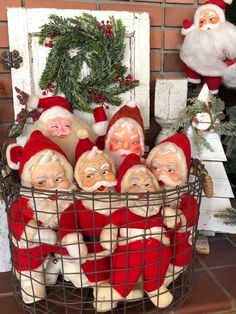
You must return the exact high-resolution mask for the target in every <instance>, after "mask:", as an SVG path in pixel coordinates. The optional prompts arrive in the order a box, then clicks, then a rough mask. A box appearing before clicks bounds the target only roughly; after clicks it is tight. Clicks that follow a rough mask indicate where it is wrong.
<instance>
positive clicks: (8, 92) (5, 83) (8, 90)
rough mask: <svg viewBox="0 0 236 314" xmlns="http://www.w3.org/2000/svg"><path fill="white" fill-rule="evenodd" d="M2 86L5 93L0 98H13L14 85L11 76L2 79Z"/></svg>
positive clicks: (0, 83)
mask: <svg viewBox="0 0 236 314" xmlns="http://www.w3.org/2000/svg"><path fill="white" fill-rule="evenodd" d="M0 86H1V88H2V89H3V93H2V94H1V95H0V98H12V83H11V77H10V76H4V77H2V76H1V77H0Z"/></svg>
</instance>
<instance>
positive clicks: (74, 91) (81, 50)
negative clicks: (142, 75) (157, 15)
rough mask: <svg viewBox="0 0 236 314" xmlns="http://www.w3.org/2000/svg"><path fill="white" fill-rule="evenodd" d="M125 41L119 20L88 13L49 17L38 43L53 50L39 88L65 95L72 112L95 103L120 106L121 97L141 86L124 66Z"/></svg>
mask: <svg viewBox="0 0 236 314" xmlns="http://www.w3.org/2000/svg"><path fill="white" fill-rule="evenodd" d="M124 41H125V27H124V25H123V23H122V21H121V20H120V19H117V20H116V19H115V18H114V17H110V18H109V21H105V22H104V21H101V22H99V21H98V20H97V18H96V17H94V16H92V15H91V14H88V13H83V15H82V16H78V17H75V18H62V17H59V16H57V15H50V17H49V22H48V23H47V24H45V25H43V26H42V27H41V32H40V35H39V43H40V44H41V45H45V46H47V47H49V48H51V50H50V53H49V55H48V58H47V62H46V66H45V69H44V71H43V73H42V75H41V78H40V81H39V86H40V88H41V89H43V90H44V94H45V93H46V92H47V91H48V90H50V91H51V92H53V94H54V95H56V94H58V93H59V92H63V93H64V95H65V97H66V99H67V100H68V101H69V102H70V104H71V106H72V109H79V110H82V111H91V104H92V103H94V102H95V103H102V104H103V103H109V104H112V105H115V106H119V105H120V104H121V98H120V97H119V95H120V94H121V93H123V92H125V91H127V90H129V89H131V88H134V87H136V86H138V85H139V81H138V80H135V79H133V77H132V75H131V74H128V75H127V74H126V72H127V68H126V67H125V66H123V65H122V61H123V58H124V50H125V43H124ZM84 69H86V75H84V74H83V70H84Z"/></svg>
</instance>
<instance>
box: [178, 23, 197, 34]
mask: <svg viewBox="0 0 236 314" xmlns="http://www.w3.org/2000/svg"><path fill="white" fill-rule="evenodd" d="M194 29H196V26H195V25H193V23H192V22H190V21H189V20H188V19H185V20H183V27H182V29H181V34H182V35H186V34H188V33H190V32H191V31H193V30H194Z"/></svg>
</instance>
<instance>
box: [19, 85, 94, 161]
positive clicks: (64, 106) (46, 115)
mask: <svg viewBox="0 0 236 314" xmlns="http://www.w3.org/2000/svg"><path fill="white" fill-rule="evenodd" d="M17 91H18V93H19V95H18V99H19V101H20V103H26V104H27V107H28V109H31V110H33V109H37V111H38V112H39V114H40V115H39V119H38V120H37V121H36V122H34V130H39V131H41V132H42V133H43V134H44V135H45V136H46V137H48V138H49V139H51V140H52V141H53V142H55V143H56V144H57V145H58V146H59V147H60V148H61V149H62V150H63V151H64V153H65V154H66V156H67V158H68V160H69V161H70V163H71V165H72V166H74V164H75V147H76V144H77V142H78V137H77V135H76V132H77V131H78V130H79V129H86V130H87V131H88V133H89V137H90V139H91V140H95V139H96V137H97V136H96V135H95V134H94V132H93V130H92V128H91V126H90V125H89V124H88V123H87V122H85V121H84V120H82V119H81V118H80V117H78V116H76V115H75V114H73V113H72V109H71V106H70V104H69V102H68V101H67V100H66V99H65V98H64V97H61V96H49V97H44V98H38V97H37V96H35V95H28V94H27V93H25V92H22V91H21V90H19V89H17Z"/></svg>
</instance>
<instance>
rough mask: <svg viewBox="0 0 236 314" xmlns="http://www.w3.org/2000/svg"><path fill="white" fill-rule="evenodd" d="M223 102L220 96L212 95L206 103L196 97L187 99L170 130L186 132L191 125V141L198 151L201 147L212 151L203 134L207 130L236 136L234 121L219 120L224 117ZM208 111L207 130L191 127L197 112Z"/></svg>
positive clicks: (235, 122)
mask: <svg viewBox="0 0 236 314" xmlns="http://www.w3.org/2000/svg"><path fill="white" fill-rule="evenodd" d="M224 109H225V104H224V102H223V101H222V100H221V99H220V98H216V97H214V96H210V97H209V101H208V102H207V103H205V102H203V101H201V100H199V99H198V98H191V99H189V106H187V107H186V108H184V109H183V110H181V111H180V113H179V116H178V118H177V119H176V121H175V123H174V125H173V126H172V128H171V132H173V133H175V132H177V131H179V130H180V129H181V130H182V131H183V132H185V133H187V132H188V129H189V128H190V127H192V135H193V143H194V144H195V146H196V148H197V150H198V152H200V151H201V148H202V147H205V148H207V149H208V150H210V151H213V149H212V147H211V145H210V143H209V142H208V141H207V140H206V138H205V134H206V133H207V132H209V131H214V132H216V133H217V134H219V135H226V136H233V137H236V121H235V120H233V119H232V121H228V122H227V121H226V122H221V121H222V120H224V119H225V115H224V114H223V111H224ZM202 112H209V114H210V117H211V123H210V124H211V125H210V127H209V130H208V131H206V132H205V131H199V130H198V129H197V128H195V127H193V121H194V118H195V116H196V114H198V113H202Z"/></svg>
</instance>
